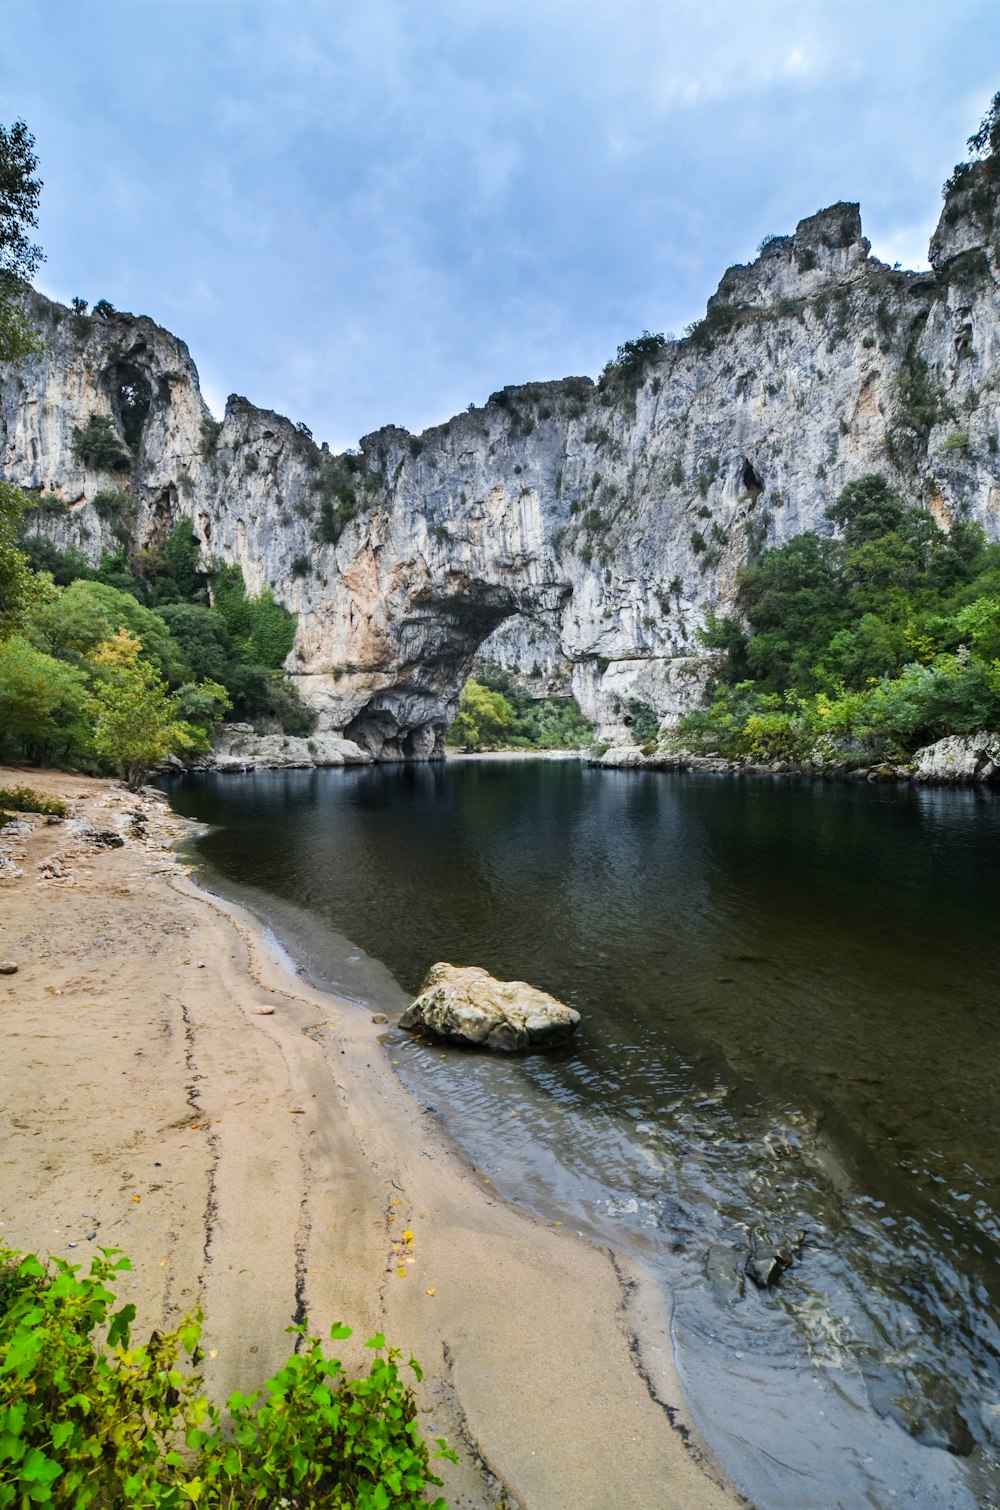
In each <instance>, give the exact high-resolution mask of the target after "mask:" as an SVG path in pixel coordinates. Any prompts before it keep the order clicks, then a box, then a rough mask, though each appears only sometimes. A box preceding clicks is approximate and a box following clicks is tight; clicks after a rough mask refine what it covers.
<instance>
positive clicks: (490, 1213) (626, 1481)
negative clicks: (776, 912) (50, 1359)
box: [0, 769, 740, 1510]
mask: <svg viewBox="0 0 1000 1510" xmlns="http://www.w3.org/2000/svg"><path fill="white" fill-rule="evenodd" d="M22 782H23V783H26V784H28V785H31V786H33V787H34V788H36V789H37V790H41V791H45V792H51V793H54V794H57V795H60V796H62V797H64V799H65V800H66V801H67V802H68V803H69V804H70V817H69V819H68V820H66V821H65V822H63V823H50V822H47V821H46V820H45V819H44V818H38V817H27V818H25V820H24V821H23V823H22V822H19V823H18V824H17V825H15V826H12V827H7V828H5V829H2V830H0V958H2V959H9V960H12V961H14V962H16V963H17V965H18V970H17V973H16V974H14V975H4V976H0V1065H2V1071H0V1074H2V1096H0V1242H3V1243H4V1244H5V1245H7V1246H9V1247H14V1248H19V1249H29V1250H33V1251H37V1252H40V1253H44V1252H51V1253H56V1254H59V1255H61V1256H63V1257H66V1258H69V1259H71V1260H72V1261H74V1262H77V1261H79V1262H84V1263H86V1262H87V1261H88V1260H89V1255H90V1253H91V1252H92V1251H93V1249H94V1248H95V1247H96V1246H97V1245H104V1246H114V1247H118V1248H122V1249H124V1250H125V1252H127V1253H128V1254H129V1255H130V1257H131V1258H132V1260H133V1264H134V1272H133V1273H132V1274H130V1275H125V1276H123V1277H122V1282H121V1284H120V1286H119V1294H120V1295H121V1296H122V1298H123V1299H131V1300H132V1301H134V1303H135V1304H136V1306H137V1309H138V1319H137V1323H136V1326H137V1329H139V1330H142V1329H145V1328H147V1327H148V1328H149V1329H150V1330H152V1328H154V1327H159V1326H162V1325H164V1324H166V1325H169V1324H171V1323H173V1322H175V1321H176V1320H177V1319H178V1318H179V1317H180V1316H181V1315H183V1313H184V1312H185V1311H187V1310H190V1309H191V1308H192V1307H193V1306H194V1305H196V1304H198V1303H200V1304H201V1305H202V1306H203V1307H204V1309H205V1313H206V1327H205V1335H204V1345H205V1347H206V1349H207V1353H208V1356H207V1358H206V1365H205V1371H206V1383H207V1385H208V1387H209V1388H210V1390H211V1391H212V1392H213V1393H214V1394H215V1395H216V1396H217V1397H220V1398H221V1397H224V1396H225V1395H226V1394H228V1393H229V1392H230V1391H231V1390H233V1389H235V1388H243V1389H248V1388H252V1387H254V1386H255V1385H257V1384H259V1383H260V1382H262V1381H263V1380H264V1379H265V1378H266V1377H267V1376H268V1374H270V1373H271V1372H273V1371H274V1369H275V1368H277V1367H278V1366H279V1365H280V1363H281V1362H282V1361H283V1359H284V1358H285V1357H286V1356H287V1353H288V1351H289V1349H290V1338H289V1337H288V1336H287V1335H286V1330H285V1329H286V1327H287V1326H288V1325H289V1324H290V1323H291V1322H292V1321H293V1320H294V1319H296V1318H301V1317H302V1316H305V1315H307V1316H308V1318H309V1322H310V1325H311V1327H312V1329H314V1330H316V1331H318V1332H320V1333H322V1332H324V1331H328V1329H329V1327H330V1325H331V1324H332V1323H333V1322H335V1321H341V1320H342V1321H345V1322H347V1323H348V1324H349V1325H351V1326H353V1327H354V1328H355V1335H354V1337H353V1338H352V1339H351V1340H350V1341H349V1342H348V1343H346V1344H341V1345H340V1346H339V1349H338V1351H339V1353H340V1356H341V1357H342V1358H343V1359H344V1361H345V1364H347V1365H348V1366H349V1367H353V1366H361V1365H362V1364H363V1362H364V1358H365V1349H364V1348H363V1347H362V1345H361V1344H362V1343H363V1341H364V1339H365V1338H366V1337H368V1336H369V1335H371V1334H372V1333H374V1332H376V1331H382V1332H384V1333H385V1335H386V1337H387V1338H388V1339H389V1341H390V1343H392V1344H393V1345H394V1346H396V1347H398V1348H400V1349H401V1350H402V1352H403V1355H404V1357H406V1356H409V1354H410V1353H412V1354H413V1355H414V1356H415V1357H417V1358H418V1359H419V1360H420V1362H421V1364H422V1365H423V1367H424V1370H425V1379H424V1383H423V1385H422V1386H421V1387H420V1389H419V1391H418V1400H419V1404H420V1421H421V1427H422V1430H423V1433H424V1435H425V1436H426V1437H427V1438H433V1437H436V1436H439V1435H441V1436H445V1437H446V1438H447V1439H448V1441H449V1443H450V1445H452V1446H453V1447H455V1449H456V1450H457V1451H458V1453H459V1457H460V1459H461V1461H460V1464H459V1466H458V1467H453V1466H452V1465H449V1464H444V1465H442V1466H441V1468H440V1471H441V1474H442V1477H443V1478H444V1480H445V1488H444V1491H443V1492H444V1494H445V1496H446V1498H447V1500H448V1503H449V1505H450V1506H451V1507H452V1510H497V1507H499V1506H501V1505H503V1506H504V1507H506V1510H515V1507H521V1510H570V1507H572V1510H673V1507H677V1510H681V1507H698V1510H716V1507H719V1510H721V1507H724V1506H731V1505H735V1504H738V1503H740V1499H739V1496H738V1495H736V1493H735V1492H734V1491H733V1490H732V1488H731V1487H729V1486H727V1485H726V1484H725V1483H724V1481H723V1479H722V1475H721V1474H720V1473H719V1471H718V1470H717V1469H716V1468H715V1466H714V1465H713V1464H712V1462H711V1459H710V1457H709V1456H708V1454H707V1453H706V1452H705V1450H704V1448H703V1447H702V1446H701V1444H700V1443H699V1442H698V1441H697V1439H696V1437H695V1434H694V1431H693V1428H692V1427H691V1424H690V1422H689V1421H688V1419H687V1418H686V1415H685V1411H684V1404H683V1400H682V1398H681V1392H680V1386H679V1382H678V1378H677V1375H676V1372H675V1369H674V1366H673V1362H672V1355H671V1349H670V1343H669V1316H668V1315H667V1313H666V1308H665V1302H664V1300H663V1297H662V1294H661V1292H660V1291H659V1289H658V1287H657V1286H655V1285H654V1284H653V1283H652V1282H651V1281H650V1280H649V1279H648V1277H647V1276H646V1275H645V1274H644V1273H643V1272H642V1271H639V1270H637V1269H635V1268H634V1267H632V1266H630V1265H629V1264H628V1263H627V1262H626V1261H625V1260H624V1258H622V1257H621V1256H619V1255H616V1254H613V1253H612V1252H611V1251H610V1250H606V1249H600V1248H597V1247H595V1246H593V1245H591V1244H590V1243H588V1242H586V1241H584V1240H582V1239H581V1238H579V1237H577V1236H575V1235H574V1234H572V1233H569V1232H567V1231H566V1230H565V1229H564V1228H561V1227H559V1226H557V1225H556V1224H546V1223H545V1222H544V1221H543V1220H541V1219H539V1218H536V1217H535V1216H533V1215H531V1214H530V1213H528V1212H525V1211H523V1210H521V1209H519V1208H515V1207H512V1206H509V1205H507V1204H505V1203H504V1202H502V1201H500V1200H499V1198H498V1197H497V1196H496V1195H495V1194H494V1193H493V1191H492V1189H491V1187H490V1184H489V1181H488V1180H486V1179H485V1178H483V1177H481V1176H480V1175H479V1174H478V1173H477V1172H476V1171H475V1170H474V1169H473V1168H471V1167H470V1166H469V1164H468V1163H467V1162H466V1161H465V1160H464V1159H463V1158H462V1157H461V1155H460V1154H459V1153H458V1151H457V1150H456V1149H455V1148H454V1146H453V1145H452V1144H451V1143H450V1141H449V1139H448V1138H447V1137H446V1135H445V1134H444V1133H443V1131H442V1129H441V1128H440V1126H439V1125H438V1123H437V1122H436V1120H435V1119H434V1118H433V1117H432V1116H431V1115H429V1114H428V1113H426V1112H425V1111H423V1110H422V1108H421V1107H420V1106H419V1105H418V1104H417V1102H415V1101H414V1100H413V1099H412V1098H411V1097H410V1096H409V1094H408V1093H407V1092H406V1091H405V1090H404V1089H403V1087H402V1086H401V1085H400V1083H399V1082H398V1080H397V1078H396V1076H395V1075H394V1073H393V1070H392V1066H391V1064H390V1062H389V1060H388V1057H387V1055H386V1053H385V1051H384V1049H383V1047H382V1045H381V1043H380V1042H379V1037H380V1034H383V1033H384V1032H385V1027H384V1026H383V1025H382V1024H380V1023H378V1022H375V1021H373V1015H375V1014H372V1013H371V1012H370V1011H368V1010H365V1009H363V1008H359V1007H358V1006H356V1005H355V1004H353V1003H349V1002H345V1001H342V1000H340V999H338V998H337V997H335V996H332V995H326V994H323V993H321V992H318V991H314V990H312V989H310V988H309V987H308V986H306V985H305V984H304V983H303V982H302V980H301V979H300V978H299V977H298V976H297V975H296V974H295V972H294V970H293V969H292V968H291V966H290V963H289V962H288V961H286V960H285V959H284V958H283V957H282V955H281V953H280V951H279V950H277V949H276V948H274V947H272V946H271V945H270V943H269V941H268V940H267V938H266V937H265V935H264V934H263V932H262V930H261V928H260V926H259V925H258V924H257V922H256V921H255V920H254V919H253V918H252V917H251V916H250V915H249V914H247V913H246V912H244V911H242V910H241V909H240V908H238V907H235V906H233V905H231V904H229V903H223V902H220V901H219V900H217V899H215V898H213V897H209V896H207V895H206V894H205V893H203V892H201V891H200V890H198V888H197V887H196V886H195V885H194V883H193V882H192V881H191V879H190V877H189V876H188V875H187V868H186V866H185V865H184V863H183V862H182V861H180V860H179V859H177V858H176V857H175V855H174V853H173V846H174V845H175V844H176V843H177V842H178V840H179V839H181V838H183V837H185V836H186V835H187V834H188V833H189V832H190V826H189V825H187V824H186V823H185V822H184V821H183V820H181V819H179V818H177V817H176V816H174V815H173V814H172V813H171V812H170V810H169V807H168V806H167V804H166V802H165V801H164V800H163V799H162V798H161V797H159V796H158V795H157V794H150V793H149V792H148V791H147V792H146V793H145V794H144V795H142V796H140V797H134V796H132V795H131V794H129V793H127V792H126V791H124V790H123V789H122V788H121V787H119V786H117V785H115V784H113V783H109V782H103V781H97V780H90V779H88V778H84V777H73V776H67V775H63V774H59V773H53V772H41V773H40V772H15V771H9V770H3V769H0V785H11V784H20V783H22ZM101 833H105V834H107V833H112V834H114V835H115V836H117V837H119V838H121V839H123V840H124V843H123V844H122V845H121V847H108V846H107V845H106V843H104V842H102V841H101V839H100V837H99V835H100V834H101ZM3 857H6V858H7V861H8V862H9V863H8V864H6V865H5V864H4V863H3ZM13 869H16V870H17V871H19V872H20V874H13V873H11V872H12V870H13ZM404 1232H412V1234H413V1238H412V1241H404V1240H403V1233H404ZM91 1234H93V1235H91ZM370 1356H371V1355H370V1354H367V1357H368V1358H370Z"/></svg>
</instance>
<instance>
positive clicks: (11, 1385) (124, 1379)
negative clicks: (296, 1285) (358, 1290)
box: [0, 1248, 457, 1510]
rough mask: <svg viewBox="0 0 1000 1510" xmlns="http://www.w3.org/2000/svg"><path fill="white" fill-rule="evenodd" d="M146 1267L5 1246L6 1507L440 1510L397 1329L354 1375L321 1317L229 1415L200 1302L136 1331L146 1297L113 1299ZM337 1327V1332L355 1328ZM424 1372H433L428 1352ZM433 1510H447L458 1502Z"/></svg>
mask: <svg viewBox="0 0 1000 1510" xmlns="http://www.w3.org/2000/svg"><path fill="white" fill-rule="evenodd" d="M129 1268H131V1265H130V1263H129V1261H128V1259H127V1258H124V1257H122V1256H121V1255H120V1254H119V1253H118V1251H117V1250H116V1249H113V1248H104V1249H101V1252H100V1255H99V1256H98V1257H96V1258H94V1259H93V1260H92V1262H91V1266H90V1273H89V1274H88V1275H83V1274H82V1273H81V1267H80V1266H79V1265H72V1264H69V1263H67V1262H66V1261H65V1260H64V1259H60V1258H52V1259H50V1260H49V1264H48V1266H47V1267H46V1266H45V1265H43V1264H42V1263H41V1262H40V1261H39V1260H38V1259H37V1258H35V1257H34V1256H33V1255H28V1256H26V1257H24V1256H21V1255H20V1254H17V1253H14V1252H11V1251H10V1250H7V1249H2V1250H0V1444H2V1451H0V1510H6V1507H10V1510H14V1507H17V1510H24V1507H27V1506H29V1505H51V1506H55V1507H57V1510H61V1507H66V1510H88V1507H91V1506H94V1507H101V1510H105V1507H107V1510H112V1507H113V1510H119V1507H121V1510H125V1507H126V1506H137V1505H146V1506H150V1507H155V1506H158V1507H161V1510H179V1507H180V1506H182V1505H190V1504H201V1505H205V1506H209V1505H210V1506H213V1507H219V1510H221V1507H228V1510H238V1507H239V1510H242V1507H249V1506H251V1505H264V1504H269V1505H279V1504H280V1505H287V1506H289V1507H293V1506H294V1507H304V1506H316V1507H323V1506H329V1507H331V1510H334V1507H339V1510H345V1507H348V1506H352V1507H356V1510H418V1507H419V1510H428V1506H427V1501H426V1499H425V1497H424V1495H425V1490H426V1489H428V1488H430V1487H432V1486H438V1485H440V1483H441V1480H440V1479H439V1478H438V1477H437V1476H436V1475H435V1474H434V1473H433V1472H432V1471H431V1467H430V1462H431V1458H432V1456H433V1457H447V1458H450V1459H451V1460H452V1461H457V1459H456V1458H455V1454H454V1453H453V1452H451V1451H450V1450H449V1449H448V1448H447V1447H446V1446H445V1444H444V1442H443V1441H441V1440H440V1439H439V1440H438V1442H437V1447H436V1451H435V1452H434V1453H433V1454H432V1453H430V1452H429V1450H428V1447H427V1445H426V1444H425V1443H424V1441H423V1440H422V1438H421V1436H420V1434H419V1431H418V1428H417V1421H416V1402H415V1400H414V1396H413V1392H412V1390H411V1388H410V1387H409V1386H408V1385H407V1384H406V1383H404V1381H403V1380H402V1379H401V1377H400V1371H399V1365H398V1362H397V1360H398V1358H399V1354H398V1353H397V1352H395V1351H394V1350H393V1349H386V1345H385V1339H384V1337H382V1336H381V1335H379V1336H376V1337H372V1338H370V1339H369V1341H368V1343H367V1344H366V1345H367V1346H368V1347H369V1348H371V1349H372V1350H373V1352H375V1353H376V1354H378V1353H381V1352H382V1351H383V1350H385V1352H386V1356H385V1357H375V1358H374V1360H373V1361H372V1364H371V1368H370V1371H369V1373H368V1374H367V1375H365V1376H363V1377H361V1378H358V1379H353V1380H348V1379H346V1378H345V1376H344V1374H343V1370H342V1368H341V1365H340V1362H339V1361H338V1360H337V1359H336V1358H334V1357H332V1356H330V1355H328V1354H327V1353H326V1352H325V1351H324V1348H323V1345H322V1343H321V1342H320V1339H319V1338H317V1337H312V1336H308V1335H307V1333H306V1329H305V1327H302V1326H296V1327H291V1328H289V1330H290V1331H291V1332H294V1333H297V1334H298V1336H299V1337H300V1338H302V1339H304V1345H302V1344H300V1350H299V1351H298V1352H294V1353H292V1355H291V1356H290V1357H289V1359H288V1362H287V1363H286V1364H285V1365H284V1367H283V1368H281V1369H279V1371H278V1372H277V1373H276V1374H275V1375H274V1376H273V1377H272V1378H271V1379H269V1380H268V1381H267V1383H266V1384H265V1385H264V1387H263V1388H262V1389H259V1390H257V1391H255V1392H254V1393H253V1394H251V1395H244V1394H242V1393H240V1392H237V1393H236V1394H234V1395H233V1396H232V1397H231V1398H230V1400H229V1402H228V1405H227V1407H226V1410H225V1411H224V1412H223V1411H220V1410H219V1409H218V1408H217V1407H216V1406H214V1405H213V1404H212V1403H211V1402H210V1401H209V1400H208V1399H207V1398H206V1396H205V1395H203V1394H202V1393H200V1385H201V1378H200V1376H199V1375H198V1374H197V1373H194V1372H192V1371H190V1370H191V1368H192V1367H193V1366H194V1365H196V1364H197V1363H198V1361H199V1360H200V1358H201V1354H200V1352H199V1349H198V1342H199V1338H200V1335H201V1322H202V1316H201V1312H200V1311H196V1312H195V1314H194V1315H193V1316H187V1317H185V1319H184V1320H183V1321H182V1322H181V1323H180V1325H179V1326H178V1327H176V1328H174V1329H173V1330H172V1331H169V1332H158V1331H154V1332H153V1333H152V1335H151V1337H150V1340H149V1342H148V1343H147V1344H145V1345H136V1344H134V1343H133V1342H132V1335H131V1334H132V1326H133V1323H134V1321H135V1315H136V1312H135V1306H134V1305H131V1304H127V1305H124V1306H121V1307H119V1308H118V1309H117V1310H115V1309H113V1307H114V1306H115V1304H116V1302H115V1296H114V1292H113V1290H112V1288H111V1285H112V1284H113V1283H114V1279H115V1276H116V1275H117V1274H118V1273H120V1272H121V1271H123V1270H128V1269H129ZM350 1334H351V1333H350V1328H349V1327H345V1326H340V1325H337V1326H334V1327H333V1328H331V1332H330V1338H331V1340H332V1341H334V1342H338V1341H342V1340H343V1339H345V1338H347V1337H349V1336H350ZM409 1368H410V1369H411V1370H412V1372H413V1374H414V1376H415V1378H416V1379H417V1380H418V1381H419V1379H420V1378H421V1372H420V1368H419V1365H418V1364H417V1363H416V1361H415V1360H414V1359H412V1358H411V1359H410V1360H409ZM432 1510H446V1507H445V1502H444V1500H443V1499H441V1498H438V1499H437V1500H435V1501H434V1506H433V1507H432Z"/></svg>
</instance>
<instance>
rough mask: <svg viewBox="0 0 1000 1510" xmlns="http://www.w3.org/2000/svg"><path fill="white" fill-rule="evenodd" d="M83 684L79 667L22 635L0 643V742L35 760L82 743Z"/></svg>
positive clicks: (83, 676)
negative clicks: (57, 657) (59, 659)
mask: <svg viewBox="0 0 1000 1510" xmlns="http://www.w3.org/2000/svg"><path fill="white" fill-rule="evenodd" d="M86 689H87V678H86V676H85V674H84V673H83V672H82V671H80V670H78V669H77V668H76V667H74V666H68V665H67V664H66V662H65V661H58V660H56V659H54V657H52V656H51V655H46V654H45V652H44V651H41V650H38V649H36V648H35V646H34V645H32V644H30V643H29V642H28V641H27V640H26V639H24V637H23V636H22V635H13V636H12V637H11V638H10V639H8V640H4V641H3V642H0V746H3V747H6V748H7V749H8V750H9V751H12V752H13V751H16V752H18V753H20V754H22V755H25V756H27V757H28V758H29V759H34V760H45V759H52V758H55V757H57V756H61V755H63V754H65V753H66V752H67V751H69V750H71V749H74V748H77V747H79V746H81V745H82V743H83V742H84V740H85V737H86V735H85V724H84V714H85V709H86Z"/></svg>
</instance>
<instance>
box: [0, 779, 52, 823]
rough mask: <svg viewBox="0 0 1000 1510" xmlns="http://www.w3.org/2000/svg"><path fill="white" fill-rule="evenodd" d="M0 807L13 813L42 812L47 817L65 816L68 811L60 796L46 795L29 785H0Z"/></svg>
mask: <svg viewBox="0 0 1000 1510" xmlns="http://www.w3.org/2000/svg"><path fill="white" fill-rule="evenodd" d="M0 808H6V809H7V810H8V812H14V813H42V814H44V815H45V816H46V817H49V818H65V816H66V814H67V812H68V811H69V809H68V808H67V806H66V804H65V802H63V800H62V798H61V797H47V796H46V795H45V793H44V792H36V791H35V790H34V788H33V787H30V786H0Z"/></svg>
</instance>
